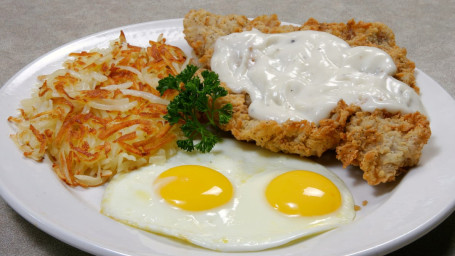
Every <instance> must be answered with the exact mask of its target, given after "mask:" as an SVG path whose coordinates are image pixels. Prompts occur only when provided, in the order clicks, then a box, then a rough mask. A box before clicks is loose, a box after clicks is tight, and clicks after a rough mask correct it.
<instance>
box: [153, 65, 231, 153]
mask: <svg viewBox="0 0 455 256" xmlns="http://www.w3.org/2000/svg"><path fill="white" fill-rule="evenodd" d="M197 70H198V67H196V66H193V65H188V66H187V67H186V68H185V69H184V70H183V71H182V72H181V73H180V74H178V75H176V76H173V75H169V76H168V77H166V78H163V79H161V80H160V81H159V85H158V87H157V89H158V91H159V92H160V93H161V95H163V94H164V92H165V91H166V90H168V89H174V90H177V91H179V94H178V95H177V96H176V97H175V98H174V99H173V100H172V101H171V102H170V103H169V105H168V106H167V114H166V115H165V116H164V119H166V120H167V121H169V123H170V124H171V125H173V124H176V123H178V122H179V121H180V120H182V121H183V124H182V126H181V127H180V128H181V130H182V132H183V134H184V135H185V136H186V137H187V139H185V140H178V141H177V145H178V146H179V148H182V149H184V150H186V151H190V152H191V151H193V150H194V149H197V150H199V151H201V152H203V153H206V152H210V150H212V148H213V146H215V144H216V143H217V142H220V141H221V138H220V137H218V136H217V135H216V134H214V133H213V132H212V130H213V129H211V128H210V127H215V129H217V128H218V127H217V126H216V123H215V117H216V116H218V122H219V123H220V124H227V123H228V122H229V119H230V118H231V116H232V105H231V104H230V103H228V104H226V105H223V106H222V107H221V108H215V101H216V100H217V99H218V98H219V97H223V96H226V95H227V91H226V90H225V89H224V88H223V87H221V86H220V80H219V79H218V74H216V73H215V72H212V71H208V70H204V71H202V72H201V75H202V78H203V81H202V82H201V79H199V77H198V76H195V75H194V74H195V73H196V71H197ZM210 99H211V103H210ZM199 117H205V119H207V120H208V122H206V123H202V122H201V121H200V120H202V119H203V118H199ZM198 138H199V139H200V142H198V143H197V144H196V145H194V142H193V141H194V140H195V139H198Z"/></svg>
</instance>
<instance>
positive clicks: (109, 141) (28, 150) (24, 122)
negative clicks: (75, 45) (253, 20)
mask: <svg viewBox="0 0 455 256" xmlns="http://www.w3.org/2000/svg"><path fill="white" fill-rule="evenodd" d="M69 57H70V58H69V59H68V60H67V61H66V62H65V63H64V64H63V68H62V69H59V70H57V71H55V72H53V73H52V74H49V75H45V76H40V77H39V80H40V81H41V83H40V85H39V88H38V89H37V90H36V91H35V92H34V93H33V95H32V97H31V98H28V99H25V100H23V101H22V102H21V105H22V106H21V108H20V109H19V111H20V115H18V116H10V117H9V118H8V120H9V121H10V122H12V123H14V124H15V126H16V127H17V133H16V134H11V138H12V139H13V140H14V141H15V143H16V144H17V145H18V147H19V148H20V149H21V150H22V151H23V152H24V156H26V157H28V158H32V159H35V160H37V161H41V160H42V159H43V158H44V156H45V155H46V154H47V155H48V156H49V158H50V160H51V161H52V162H53V169H54V171H55V173H56V174H57V175H58V177H59V178H60V179H62V180H63V181H64V182H66V183H67V184H69V185H71V186H78V185H79V186H84V187H89V186H98V185H101V184H103V183H104V182H106V181H108V180H109V179H110V178H111V177H112V176H113V175H115V174H116V173H117V172H123V171H129V170H133V169H136V168H138V167H141V166H143V165H146V164H149V163H155V162H157V161H158V162H162V161H165V160H166V159H167V157H169V156H171V155H172V154H174V153H175V151H176V143H175V141H176V140H177V139H178V138H179V137H180V136H181V135H180V134H179V130H180V129H178V128H175V127H173V126H171V125H169V123H167V121H165V120H164V119H163V115H164V114H166V112H167V109H166V107H167V104H168V103H169V101H170V100H172V98H173V97H175V95H176V93H177V92H176V91H171V90H168V91H166V93H165V94H164V95H163V96H162V97H160V94H159V92H158V91H157V90H156V87H157V86H158V81H159V80H160V79H162V78H164V77H167V76H168V75H169V74H172V75H176V74H178V73H179V72H180V71H181V70H182V69H184V67H185V65H186V64H187V58H186V56H185V54H184V53H183V51H182V50H180V49H179V48H177V47H174V46H170V45H166V44H165V39H163V38H161V37H160V38H159V39H158V41H157V42H153V41H150V46H148V47H146V48H141V47H137V46H132V45H130V44H128V43H127V42H126V39H125V35H124V34H123V32H121V34H120V37H119V39H117V40H115V41H112V42H111V44H110V47H109V48H107V49H96V50H92V51H89V52H86V51H83V52H80V53H71V54H70V55H69Z"/></svg>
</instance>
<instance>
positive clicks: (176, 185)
mask: <svg viewBox="0 0 455 256" xmlns="http://www.w3.org/2000/svg"><path fill="white" fill-rule="evenodd" d="M154 185H155V186H157V189H158V192H159V194H160V196H161V197H162V198H163V199H164V200H165V201H166V202H168V203H169V204H171V205H173V206H176V207H178V208H180V209H183V210H188V211H204V210H209V209H212V208H215V207H218V206H221V205H223V204H225V203H227V202H229V200H231V198H232V194H233V188H232V184H231V182H230V181H229V180H228V179H227V178H226V177H225V176H224V175H223V174H221V173H219V172H217V171H215V170H213V169H211V168H208V167H204V166H199V165H182V166H177V167H173V168H170V169H168V170H166V171H165V172H163V173H161V174H160V175H159V176H158V178H156V180H155V182H154Z"/></svg>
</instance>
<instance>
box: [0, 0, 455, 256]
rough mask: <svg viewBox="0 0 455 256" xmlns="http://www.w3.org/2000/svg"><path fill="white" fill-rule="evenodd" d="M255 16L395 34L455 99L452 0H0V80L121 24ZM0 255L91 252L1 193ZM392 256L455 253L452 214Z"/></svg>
mask: <svg viewBox="0 0 455 256" xmlns="http://www.w3.org/2000/svg"><path fill="white" fill-rule="evenodd" d="M199 8H204V9H207V10H209V11H211V12H214V13H219V14H228V13H237V14H244V15H246V16H248V17H255V16H257V15H261V14H271V13H276V14H277V15H278V16H279V18H281V19H282V20H285V21H288V22H293V23H303V22H304V21H306V20H307V19H308V18H309V17H314V18H316V19H317V20H319V21H321V22H346V21H347V20H349V19H351V18H355V19H356V20H363V21H380V22H383V23H385V24H387V25H388V26H389V27H391V28H392V29H393V31H394V32H395V37H396V41H397V43H398V44H399V45H400V46H403V47H405V48H407V51H408V57H409V58H410V59H411V60H413V61H415V63H416V66H417V67H418V68H419V69H421V70H422V71H423V72H425V73H426V74H428V75H429V76H431V77H432V78H433V79H434V80H436V81H437V82H438V83H439V84H440V85H441V86H442V87H443V88H444V89H445V90H447V91H448V92H449V94H450V95H451V96H452V97H455V85H454V82H455V72H454V71H453V63H455V54H454V53H455V43H454V42H455V16H454V15H453V14H454V13H455V1H453V0H451V1H423V0H420V1H417V0H416V1H339V0H338V1H330V2H329V1H297V0H280V1H238V0H231V1H226V2H223V1H207V0H205V1H204V0H193V1H178V2H177V1H175V2H174V1H169V0H167V1H162V0H158V1H145V0H136V1H134V2H123V1H106V0H98V1H90V0H83V1H54V0H52V1H51V0H49V1H28V0H22V1H21V0H0V24H1V26H0V35H1V39H0V60H2V64H1V65H0V85H3V84H5V83H6V82H7V81H8V79H9V78H11V77H12V76H13V75H14V74H15V73H16V72H18V71H19V70H20V69H22V68H23V67H24V66H26V65H27V64H28V63H30V62H32V61H33V60H34V59H36V58H38V57H39V56H41V55H43V54H45V53H47V52H49V51H51V50H53V49H54V48H57V47H58V46H61V45H63V44H65V43H68V42H70V41H73V40H75V39H78V38H81V37H84V36H87V35H90V34H93V33H96V32H100V31H104V30H107V29H111V28H116V27H119V26H124V25H129V24H136V23H141V22H147V21H153V20H161V19H171V18H182V17H183V16H184V15H185V14H186V13H187V11H188V10H190V9H199ZM0 255H30V256H35V255H88V254H87V253H85V252H82V251H80V250H78V249H77V248H74V247H71V246H69V245H67V244H65V243H63V242H60V241H59V240H57V239H55V238H53V237H51V236H50V235H48V234H46V233H44V232H43V231H41V230H39V229H38V228H36V227H35V226H33V225H32V224H30V223H28V222H27V221H26V220H25V219H23V218H22V217H21V216H20V215H18V214H17V213H16V212H15V211H14V210H13V209H12V208H10V207H9V206H8V205H7V204H6V202H5V201H4V200H3V199H2V198H0ZM390 255H455V214H452V215H451V216H449V217H448V218H447V219H446V220H445V221H444V222H443V223H442V224H440V225H439V226H438V227H436V228H435V229H434V230H432V231H431V232H429V233H428V234H426V235H424V236H423V237H421V238H420V239H418V240H417V241H415V242H413V243H411V244H409V245H407V246H405V247H403V248H401V249H399V250H397V251H395V252H393V253H392V254H390Z"/></svg>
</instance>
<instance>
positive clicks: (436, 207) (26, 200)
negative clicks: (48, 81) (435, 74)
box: [0, 19, 455, 256]
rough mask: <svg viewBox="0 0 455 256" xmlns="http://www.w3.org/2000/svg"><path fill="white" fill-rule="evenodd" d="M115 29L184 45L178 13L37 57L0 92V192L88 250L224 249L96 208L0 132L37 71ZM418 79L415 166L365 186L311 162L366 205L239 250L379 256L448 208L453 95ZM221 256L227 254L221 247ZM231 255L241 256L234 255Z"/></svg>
mask: <svg viewBox="0 0 455 256" xmlns="http://www.w3.org/2000/svg"><path fill="white" fill-rule="evenodd" d="M120 29H122V30H123V31H124V32H125V35H126V38H127V40H128V42H129V43H131V44H134V45H139V46H146V45H147V44H148V41H149V40H156V38H157V37H158V36H159V34H161V33H163V34H164V36H165V37H166V38H167V42H168V43H170V44H173V45H176V46H178V47H180V48H182V49H183V50H184V51H185V52H186V53H187V54H190V52H191V50H190V48H189V46H188V45H187V44H186V41H185V40H184V38H183V34H182V20H181V19H175V20H165V21H156V22H148V23H142V24H136V25H131V26H126V27H122V28H117V29H113V30H109V31H105V32H101V33H98V34H94V35H91V36H88V37H85V38H82V39H79V40H76V41H74V42H71V43H69V44H67V45H64V46H62V47H60V48H58V49H56V50H54V51H52V52H49V53H48V54H46V55H44V56H42V57H40V58H39V59H37V60H36V61H34V62H33V63H31V64H29V65H28V66H26V67H25V68H24V69H22V70H21V71H20V72H18V73H17V74H16V75H15V76H14V77H13V78H11V79H10V80H9V81H8V82H7V83H6V84H5V85H3V87H1V89H0V131H1V132H0V150H1V151H0V152H1V153H0V163H1V166H0V193H1V195H2V197H3V198H4V199H5V200H6V201H7V202H8V204H9V205H10V206H11V207H13V208H14V209H15V210H16V211H17V212H18V213H19V214H20V215H22V216H23V217H24V218H26V219H27V220H28V221H30V222H31V223H33V224H34V225H36V226H37V227H38V228H40V229H42V230H44V231H45V232H47V233H49V234H51V235H53V236H54V237H56V238H58V239H60V240H62V241H64V242H66V243H68V244H70V245H72V246H75V247H77V248H80V249H82V250H84V251H87V252H90V253H93V254H96V255H138V256H139V255H224V253H220V252H213V251H209V250H205V249H203V248H199V247H195V246H191V245H188V244H185V243H182V242H180V241H177V240H173V239H170V238H167V237H163V236H159V235H155V234H151V233H147V232H143V231H140V230H136V229H134V228H131V227H128V226H125V225H123V224H121V223H118V222H115V221H113V220H111V219H109V218H107V217H105V216H103V215H101V214H100V213H99V207H100V206H99V205H100V201H101V196H102V192H103V187H98V188H90V189H82V188H70V187H68V186H66V185H65V184H64V183H62V182H61V181H60V180H58V179H57V177H56V175H55V174H54V173H53V172H52V171H51V167H50V163H49V162H48V161H45V162H43V163H37V162H34V161H32V160H30V159H25V158H24V157H23V156H22V153H21V152H20V151H19V150H18V149H17V148H16V146H15V145H14V143H13V142H12V141H11V139H10V138H9V134H10V133H13V129H12V127H11V126H10V125H9V123H8V122H7V120H6V119H7V118H8V116H10V115H15V114H16V113H17V108H18V107H19V101H20V100H21V99H23V98H26V97H29V96H30V92H31V89H32V88H34V87H35V86H36V83H37V80H36V77H37V76H38V75H42V74H48V73H51V72H53V71H54V70H56V69H58V68H60V67H61V63H62V62H63V60H64V59H65V58H66V56H67V55H68V54H69V53H70V52H78V51H82V50H89V49H92V48H95V47H107V46H108V42H109V41H110V40H113V39H116V38H117V37H118V35H119V33H120ZM417 84H418V86H420V88H421V92H422V99H423V101H424V104H425V106H426V108H427V111H428V113H429V116H430V119H431V129H432V132H433V135H432V137H431V139H430V141H429V143H428V144H427V145H426V146H425V148H424V150H423V155H422V158H421V163H420V165H419V166H417V167H415V168H413V170H412V171H411V172H409V173H408V174H406V175H405V176H404V177H403V178H402V179H400V180H399V181H398V182H396V183H392V184H385V185H379V186H376V187H371V186H369V185H367V184H366V182H365V181H363V180H362V178H361V175H362V172H361V171H360V170H358V169H355V168H352V169H351V168H349V169H348V170H345V169H343V168H342V167H341V165H340V164H339V163H338V162H337V161H336V160H334V156H333V155H331V154H325V155H324V156H323V157H322V158H321V159H319V160H318V161H319V162H320V163H322V164H324V165H325V166H327V167H328V168H329V169H331V170H332V171H333V172H335V173H336V174H337V175H338V176H340V177H341V178H342V179H343V180H344V181H345V183H346V184H347V185H348V187H349V188H350V190H351V192H352V194H353V195H354V198H355V201H356V204H358V205H361V203H362V201H364V200H367V201H368V205H366V206H364V207H362V209H361V210H360V211H358V212H357V217H356V219H355V221H354V222H353V223H351V224H348V225H346V226H343V227H341V228H338V229H335V230H332V231H329V232H326V233H324V234H321V235H318V236H315V237H312V238H309V239H307V240H302V241H298V242H297V243H292V244H290V245H287V246H284V247H280V248H275V249H271V250H267V251H263V252H253V253H248V255H278V254H279V255H284V254H286V255H346V254H353V255H355V254H364V253H368V254H384V253H387V252H390V251H392V250H395V249H397V248H399V247H401V246H404V245H405V244H407V243H410V242H412V241H414V240H415V239H417V238H418V237H420V236H422V235H423V234H425V233H426V232H428V231H429V230H431V229H432V228H433V227H435V226H436V225H438V224H439V223H440V222H442V221H443V220H444V219H445V218H446V217H447V216H449V215H450V213H451V212H452V211H453V210H454V207H455V197H454V196H453V194H454V192H455V175H453V168H454V166H455V150H454V145H455V135H454V134H455V133H454V132H453V129H452V127H453V126H454V125H455V101H454V100H453V99H452V98H451V97H450V95H449V94H448V93H447V92H445V91H444V90H443V89H442V88H441V87H440V86H439V85H438V84H437V83H436V82H435V81H434V80H432V79H431V78H430V77H428V76H427V75H426V74H424V73H423V72H422V71H420V70H417ZM226 254H227V253H226ZM236 255H243V254H242V253H236Z"/></svg>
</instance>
